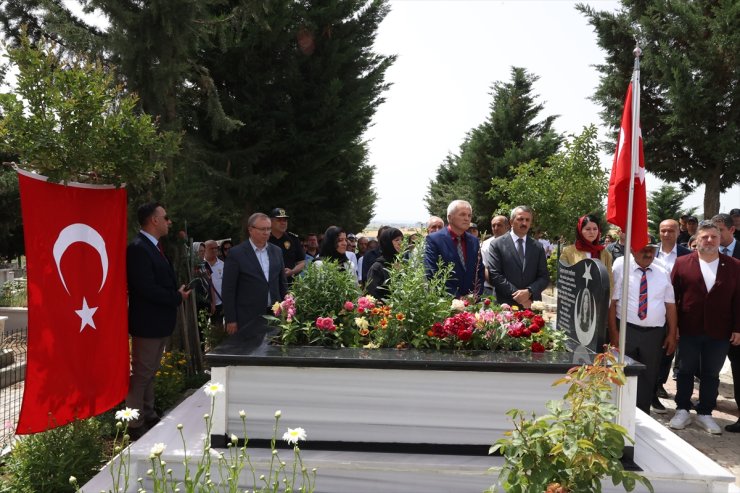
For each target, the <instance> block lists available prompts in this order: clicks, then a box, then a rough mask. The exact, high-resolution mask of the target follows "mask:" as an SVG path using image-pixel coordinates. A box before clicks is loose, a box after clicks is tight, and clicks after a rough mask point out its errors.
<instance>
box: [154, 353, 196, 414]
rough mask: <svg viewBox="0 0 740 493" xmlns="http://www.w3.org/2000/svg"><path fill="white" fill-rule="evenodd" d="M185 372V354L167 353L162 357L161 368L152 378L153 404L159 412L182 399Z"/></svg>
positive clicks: (186, 369) (186, 366) (186, 363)
mask: <svg viewBox="0 0 740 493" xmlns="http://www.w3.org/2000/svg"><path fill="white" fill-rule="evenodd" d="M187 372H188V360H187V356H186V355H185V353H183V352H180V351H167V352H165V353H164V354H163V355H162V361H161V366H160V367H159V370H158V371H157V374H156V376H155V378H154V403H155V405H156V407H157V410H158V411H159V412H164V411H166V410H168V409H170V408H171V407H172V406H174V405H175V404H176V403H177V402H178V401H179V400H180V399H181V398H182V394H183V391H184V390H185V388H186V387H185V377H186V375H187Z"/></svg>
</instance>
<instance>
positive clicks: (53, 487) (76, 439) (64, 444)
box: [7, 418, 104, 493]
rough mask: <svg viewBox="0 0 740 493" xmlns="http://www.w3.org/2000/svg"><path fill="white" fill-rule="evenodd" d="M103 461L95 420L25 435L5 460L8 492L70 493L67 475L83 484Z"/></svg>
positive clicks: (97, 426) (97, 424)
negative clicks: (73, 476)
mask: <svg viewBox="0 0 740 493" xmlns="http://www.w3.org/2000/svg"><path fill="white" fill-rule="evenodd" d="M103 459H104V457H103V442H102V441H101V440H100V430H99V423H98V421H97V420H96V419H95V418H90V419H86V420H78V421H74V422H72V423H70V424H68V425H65V426H60V427H58V428H54V429H53V430H49V431H45V432H42V433H36V434H35V435H29V436H27V437H25V438H23V439H22V440H20V441H19V442H17V444H16V445H15V447H14V449H13V452H12V453H11V454H10V457H9V458H8V461H7V473H8V481H7V485H8V491H13V492H14V493H64V492H73V491H75V488H74V487H73V486H72V485H70V484H69V476H70V474H74V475H75V476H76V477H77V478H79V480H80V481H81V482H87V481H88V480H89V479H90V478H92V477H93V476H94V475H95V474H96V473H97V472H98V469H99V467H100V465H101V463H102V462H103Z"/></svg>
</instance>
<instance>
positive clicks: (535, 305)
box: [530, 301, 546, 312]
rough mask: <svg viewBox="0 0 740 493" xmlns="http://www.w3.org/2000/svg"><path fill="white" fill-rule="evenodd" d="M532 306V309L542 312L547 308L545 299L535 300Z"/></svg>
mask: <svg viewBox="0 0 740 493" xmlns="http://www.w3.org/2000/svg"><path fill="white" fill-rule="evenodd" d="M530 308H531V309H532V311H536V312H542V311H544V310H545V308H546V306H545V303H544V302H543V301H533V302H532V306H531V307H530Z"/></svg>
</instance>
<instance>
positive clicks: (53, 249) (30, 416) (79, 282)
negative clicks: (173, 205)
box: [16, 170, 129, 434]
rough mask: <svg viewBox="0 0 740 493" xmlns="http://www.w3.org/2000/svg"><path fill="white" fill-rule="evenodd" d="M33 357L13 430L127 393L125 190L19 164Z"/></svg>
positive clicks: (47, 423) (95, 408)
mask: <svg viewBox="0 0 740 493" xmlns="http://www.w3.org/2000/svg"><path fill="white" fill-rule="evenodd" d="M18 181H19V185H20V193H21V211H22V214H23V232H24V235H25V244H26V263H27V274H28V359H27V366H26V381H25V389H24V393H23V403H22V406H21V412H20V418H19V421H18V428H17V430H16V433H18V434H29V433H36V432H39V431H44V430H47V429H50V428H54V427H57V426H61V425H64V424H66V423H69V422H70V421H73V420H75V419H83V418H87V417H90V416H95V415H97V414H100V413H102V412H105V411H107V410H108V409H110V408H112V407H113V406H115V405H116V404H118V403H120V402H121V401H122V400H123V399H124V397H125V396H126V392H127V391H128V379H129V345H128V327H127V326H128V314H127V298H126V190H125V189H123V188H119V189H116V188H114V187H112V186H93V185H83V184H69V185H61V184H56V183H49V182H47V181H46V178H45V177H42V176H39V175H35V174H32V173H28V172H26V171H22V170H18Z"/></svg>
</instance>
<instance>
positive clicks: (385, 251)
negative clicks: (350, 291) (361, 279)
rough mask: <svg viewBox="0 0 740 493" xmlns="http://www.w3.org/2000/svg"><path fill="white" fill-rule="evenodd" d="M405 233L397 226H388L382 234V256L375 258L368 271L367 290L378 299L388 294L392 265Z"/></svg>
mask: <svg viewBox="0 0 740 493" xmlns="http://www.w3.org/2000/svg"><path fill="white" fill-rule="evenodd" d="M402 242H403V233H401V230H399V229H396V228H388V229H386V230H385V231H383V232H382V233H381V234H380V257H378V258H377V259H375V262H374V263H373V265H371V266H370V270H369V271H368V272H367V283H366V284H365V291H367V294H369V295H370V296H373V297H374V298H376V299H383V298H385V297H386V296H388V286H387V284H388V280H389V279H390V272H389V270H390V269H391V266H392V265H393V261H394V260H395V259H396V255H398V253H399V252H400V251H401V243H402Z"/></svg>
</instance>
